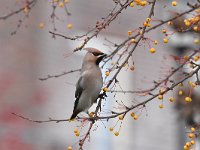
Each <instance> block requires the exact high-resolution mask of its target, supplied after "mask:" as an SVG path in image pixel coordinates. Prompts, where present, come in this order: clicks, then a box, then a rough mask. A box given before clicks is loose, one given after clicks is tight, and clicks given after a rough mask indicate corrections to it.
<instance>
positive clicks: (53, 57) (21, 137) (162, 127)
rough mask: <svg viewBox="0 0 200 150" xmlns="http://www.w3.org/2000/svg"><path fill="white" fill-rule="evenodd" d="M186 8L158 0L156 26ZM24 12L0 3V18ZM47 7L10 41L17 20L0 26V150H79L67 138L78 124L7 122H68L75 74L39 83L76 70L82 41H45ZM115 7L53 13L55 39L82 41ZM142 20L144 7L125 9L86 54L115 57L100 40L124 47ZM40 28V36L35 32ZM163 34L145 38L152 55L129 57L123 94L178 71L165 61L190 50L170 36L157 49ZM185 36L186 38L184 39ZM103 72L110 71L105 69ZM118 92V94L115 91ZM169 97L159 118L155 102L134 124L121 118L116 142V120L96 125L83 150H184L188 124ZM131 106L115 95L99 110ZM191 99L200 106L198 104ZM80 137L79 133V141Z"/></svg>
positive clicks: (143, 50) (100, 1) (89, 3)
mask: <svg viewBox="0 0 200 150" xmlns="http://www.w3.org/2000/svg"><path fill="white" fill-rule="evenodd" d="M186 2H187V1H184V0H182V1H178V7H176V8H175V7H173V8H172V7H171V5H170V3H171V1H170V0H169V1H167V0H161V1H159V2H158V4H157V5H156V11H155V17H154V18H157V19H160V18H162V19H163V18H168V17H169V16H170V12H176V11H183V10H185V9H187V7H186ZM190 2H192V1H191V0H190ZM23 4H24V1H20V0H16V1H13V0H7V1H4V0H0V14H1V15H3V16H4V15H5V14H7V13H9V12H11V11H13V10H16V9H18V8H20V7H21V6H23ZM51 5H52V3H51V2H50V1H48V0H44V1H38V2H37V4H36V5H35V6H34V8H33V9H31V12H30V15H29V17H28V18H27V19H25V20H24V21H23V23H22V25H21V27H20V28H19V29H17V33H16V34H15V35H13V36H11V35H10V33H12V32H13V31H15V29H16V27H17V25H18V24H19V19H22V18H23V14H16V15H14V16H12V17H10V18H8V19H7V20H0V52H1V54H0V150H66V149H67V147H68V146H69V145H73V144H74V145H73V146H74V147H73V148H74V149H78V147H77V146H76V144H77V142H78V140H79V138H77V137H76V136H75V135H74V133H73V130H74V128H76V127H77V126H79V125H80V123H79V122H78V123H77V122H70V123H69V122H62V123H43V124H37V123H32V122H28V121H25V120H22V119H20V118H17V117H16V116H13V115H12V114H11V113H12V112H14V113H18V114H23V115H24V116H27V117H29V118H32V119H36V120H45V119H48V118H49V117H51V118H56V119H67V118H69V117H70V116H71V113H72V110H73V106H74V100H75V98H74V92H75V84H76V81H77V79H78V78H79V72H76V73H72V74H68V75H65V76H62V77H59V78H53V79H49V80H46V81H40V80H39V78H41V77H46V76H47V75H54V74H55V75H56V74H60V73H62V72H63V71H68V70H73V69H79V68H80V67H81V63H82V58H83V56H84V54H85V52H83V51H80V52H77V53H72V51H73V49H74V48H76V47H77V46H78V45H80V43H81V41H76V42H75V41H70V40H65V39H63V38H60V37H56V39H54V38H52V35H51V34H50V33H49V31H53V23H52V19H51V18H50V15H51V13H52V6H51ZM114 5H115V3H114V2H113V1H111V0H110V1H108V0H96V1H95V2H94V1H93V0H82V1H76V0H71V1H70V2H69V4H67V8H68V11H69V12H70V13H71V14H72V15H71V16H67V15H66V12H65V10H64V8H58V9H57V10H56V12H55V13H56V16H57V17H58V18H57V19H55V20H56V21H55V26H56V29H57V31H56V32H58V33H62V34H64V35H67V36H75V35H81V34H84V33H86V32H87V31H88V30H89V28H92V27H93V26H94V25H95V24H96V21H97V20H99V19H100V18H102V17H104V16H106V14H108V13H109V12H110V10H111V9H112V8H113V7H114ZM148 12H149V7H147V8H145V9H144V8H141V7H137V6H134V7H133V8H128V9H127V10H125V11H124V12H123V13H122V14H121V15H120V16H119V17H118V18H117V19H116V20H115V21H114V22H113V23H111V25H110V26H109V27H108V28H107V30H106V31H103V32H102V33H101V34H100V35H99V36H98V37H97V38H94V39H93V40H91V41H90V42H89V43H88V44H87V47H95V48H98V49H100V50H102V51H103V52H105V53H110V52H111V51H112V50H113V49H111V48H110V47H109V46H107V45H109V44H110V43H109V42H107V41H106V40H105V38H106V39H109V40H110V41H113V42H115V43H120V42H122V41H123V40H124V39H126V38H127V31H128V30H132V29H134V28H136V27H138V26H140V25H141V24H142V23H143V21H144V20H145V18H146V16H147V15H148ZM41 23H42V24H43V25H44V28H39V27H38V25H39V24H41ZM69 23H71V24H73V28H72V29H71V30H69V29H67V27H66V26H67V24H69ZM155 24H156V22H155ZM162 29H163V27H160V28H158V29H156V30H154V31H152V32H151V33H150V34H148V35H147V36H148V37H150V38H151V39H155V40H157V41H158V42H159V44H158V45H157V46H156V49H157V52H156V54H155V55H153V56H152V55H151V54H149V52H148V46H146V47H145V46H140V47H138V48H137V51H136V52H135V54H134V62H135V70H134V71H130V70H127V69H124V70H123V71H122V72H121V74H120V75H119V79H118V80H119V81H120V86H121V88H122V89H123V90H137V89H148V88H149V87H152V86H153V84H152V81H154V80H156V81H157V80H158V79H160V78H162V77H163V76H165V75H166V74H167V69H169V68H170V67H171V66H174V67H176V65H177V64H176V63H175V61H174V60H173V59H171V57H170V55H176V54H181V55H184V54H183V51H181V50H180V49H184V47H187V46H188V47H190V46H191V47H193V46H192V45H190V44H186V45H184V46H183V45H181V44H180V42H179V41H178V40H177V38H176V35H174V39H173V40H172V42H170V41H169V45H168V46H166V45H165V44H163V42H162V39H163V35H162V34H161V30H162ZM186 34H187V33H185V34H184V36H187V35H186ZM181 36H182V35H181ZM197 36H199V35H196V34H193V33H191V34H190V35H189V36H188V40H186V41H189V40H190V39H193V38H194V37H197ZM176 41H177V42H176ZM180 45H181V46H180ZM191 47H190V48H191ZM106 67H109V64H108V66H106ZM106 67H104V71H105V70H106ZM121 88H120V87H118V89H121ZM197 92H199V89H197ZM197 92H196V93H197ZM171 94H172V93H171ZM194 94H195V93H194ZM170 96H171V95H170V94H168V95H167V96H166V100H165V101H164V108H163V109H162V110H161V109H160V108H159V104H160V103H161V102H160V101H157V100H154V101H152V102H150V103H149V104H148V105H147V107H146V109H144V110H143V111H142V112H141V113H140V115H139V119H138V121H134V120H133V119H132V118H131V117H126V118H125V119H124V121H123V124H122V128H121V130H120V135H119V136H118V137H116V136H114V135H113V133H112V132H110V131H109V127H112V126H113V125H115V123H116V120H111V121H109V122H105V123H102V122H99V123H98V124H97V125H98V127H97V130H95V131H92V133H91V139H90V142H86V145H85V149H88V150H92V149H95V150H102V149H104V150H121V149H125V150H131V149H134V150H149V149H150V150H153V149H154V150H181V149H183V145H184V143H185V141H186V131H187V128H186V127H187V125H188V124H187V123H185V122H186V121H185V120H187V119H186V117H187V116H184V115H180V114H181V113H179V112H180V109H178V111H177V109H175V104H174V103H170V102H168V100H167V99H168V97H170ZM135 99H137V97H133V95H132V94H117V95H116V97H115V98H113V95H112V94H109V96H108V98H107V100H106V102H105V104H104V105H105V106H104V109H112V107H113V106H115V105H116V104H115V101H116V100H124V102H125V103H126V104H129V103H130V102H131V101H133V100H135ZM197 99H200V98H199V96H197ZM143 100H145V98H142V97H140V98H138V99H137V101H139V102H140V101H141V102H142V101H143ZM94 108H95V106H94ZM94 108H92V109H94ZM192 109H193V108H192ZM83 115H84V114H83ZM192 115H195V117H194V118H195V119H196V118H198V115H199V113H198V114H197V115H196V114H195V111H193V114H192ZM196 116H197V117H196ZM192 118H193V116H192ZM194 118H193V119H194ZM195 119H194V120H195ZM105 127H106V128H105ZM116 130H117V129H116ZM84 132H85V131H84V130H83V131H82V134H84ZM196 147H197V148H196V150H197V149H199V146H198V143H197V145H196Z"/></svg>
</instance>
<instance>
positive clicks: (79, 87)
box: [75, 77, 83, 99]
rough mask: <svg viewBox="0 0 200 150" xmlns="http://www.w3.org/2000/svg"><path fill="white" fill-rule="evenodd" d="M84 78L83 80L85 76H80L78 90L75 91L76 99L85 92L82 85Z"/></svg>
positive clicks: (77, 84)
mask: <svg viewBox="0 0 200 150" xmlns="http://www.w3.org/2000/svg"><path fill="white" fill-rule="evenodd" d="M82 80H83V77H80V78H79V80H78V82H77V83H76V92H75V98H76V99H79V98H80V96H81V94H82V92H83V87H82V86H81V82H82Z"/></svg>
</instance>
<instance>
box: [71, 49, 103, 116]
mask: <svg viewBox="0 0 200 150" xmlns="http://www.w3.org/2000/svg"><path fill="white" fill-rule="evenodd" d="M85 50H87V54H86V55H85V57H84V60H83V63H82V69H81V76H80V78H79V80H78V82H77V83H76V92H75V98H76V100H75V103H74V110H73V114H72V116H71V119H74V118H75V117H76V116H77V115H78V114H79V113H80V112H82V111H87V110H88V109H89V108H90V107H91V106H92V104H93V103H95V102H96V101H97V98H98V96H99V93H100V91H101V88H102V86H103V78H102V73H101V70H100V68H99V63H100V62H101V60H102V59H103V58H104V57H105V56H106V55H105V54H104V53H102V52H101V51H99V50H97V49H95V48H85Z"/></svg>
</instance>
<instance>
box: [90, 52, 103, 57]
mask: <svg viewBox="0 0 200 150" xmlns="http://www.w3.org/2000/svg"><path fill="white" fill-rule="evenodd" d="M92 54H93V55H94V56H99V55H103V53H95V52H94V53H92Z"/></svg>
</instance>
